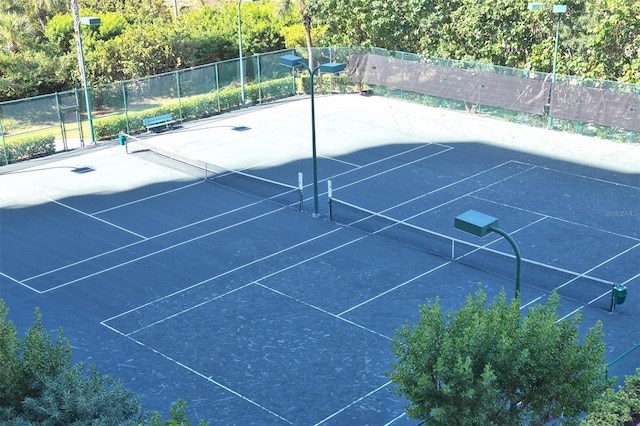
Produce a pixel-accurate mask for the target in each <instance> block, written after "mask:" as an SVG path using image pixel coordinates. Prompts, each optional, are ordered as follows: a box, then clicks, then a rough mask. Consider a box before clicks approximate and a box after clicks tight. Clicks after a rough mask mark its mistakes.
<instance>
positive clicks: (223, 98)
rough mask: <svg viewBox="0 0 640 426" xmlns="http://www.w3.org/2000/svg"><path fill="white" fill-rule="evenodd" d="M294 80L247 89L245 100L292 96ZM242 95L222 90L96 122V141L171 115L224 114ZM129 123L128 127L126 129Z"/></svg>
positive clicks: (235, 90) (238, 103)
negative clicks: (146, 119)
mask: <svg viewBox="0 0 640 426" xmlns="http://www.w3.org/2000/svg"><path fill="white" fill-rule="evenodd" d="M291 92H292V90H291V79H289V78H287V79H279V80H272V81H268V82H265V83H261V84H260V86H258V85H256V84H251V85H246V86H245V95H246V99H247V100H248V101H250V102H252V103H257V102H259V101H262V102H265V101H271V100H274V99H279V98H283V97H286V96H288V95H290V94H291ZM241 104H242V94H241V89H240V88H239V87H233V88H229V89H224V90H220V91H218V92H214V93H207V94H204V95H198V96H191V97H188V98H181V99H179V100H178V99H175V100H173V101H172V102H170V103H167V104H165V105H163V106H160V107H157V108H152V109H145V110H140V111H128V112H127V114H126V115H125V114H118V115H113V116H109V117H104V118H99V119H96V120H94V123H93V129H94V134H95V137H96V139H109V138H113V137H115V136H116V135H118V134H119V133H136V132H140V131H143V130H145V127H144V124H143V120H144V119H145V118H149V117H156V116H158V115H164V114H171V115H173V116H174V117H175V118H179V119H181V120H196V119H200V118H206V117H211V116H213V115H216V114H220V113H221V112H223V111H228V110H232V109H234V108H239V107H240V106H241ZM127 124H128V128H127Z"/></svg>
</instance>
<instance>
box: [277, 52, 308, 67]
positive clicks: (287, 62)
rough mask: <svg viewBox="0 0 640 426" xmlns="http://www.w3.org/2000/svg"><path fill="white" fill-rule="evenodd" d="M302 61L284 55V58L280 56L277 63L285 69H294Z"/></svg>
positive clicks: (295, 56)
mask: <svg viewBox="0 0 640 426" xmlns="http://www.w3.org/2000/svg"><path fill="white" fill-rule="evenodd" d="M302 61H303V59H302V57H301V56H297V55H284V56H280V59H278V62H279V63H280V65H284V66H286V67H294V68H295V67H297V66H298V65H300V64H301V63H302Z"/></svg>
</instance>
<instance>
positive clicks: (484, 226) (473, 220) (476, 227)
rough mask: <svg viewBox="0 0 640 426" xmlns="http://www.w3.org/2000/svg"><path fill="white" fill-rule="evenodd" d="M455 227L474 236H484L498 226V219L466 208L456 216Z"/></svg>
mask: <svg viewBox="0 0 640 426" xmlns="http://www.w3.org/2000/svg"><path fill="white" fill-rule="evenodd" d="M454 225H455V227H456V229H459V230H461V231H464V232H468V233H469V234H472V235H475V236H476V237H484V236H485V235H487V234H490V233H491V232H492V231H493V229H494V228H497V227H498V219H496V218H495V217H492V216H489V215H487V214H484V213H480V212H477V211H475V210H468V211H466V212H464V213H462V214H461V215H459V216H456V218H455V223H454Z"/></svg>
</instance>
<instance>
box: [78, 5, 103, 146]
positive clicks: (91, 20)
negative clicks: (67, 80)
mask: <svg viewBox="0 0 640 426" xmlns="http://www.w3.org/2000/svg"><path fill="white" fill-rule="evenodd" d="M82 25H88V26H96V25H100V18H96V17H95V16H87V17H84V18H80V27H79V28H78V49H79V52H78V61H79V62H80V63H79V65H80V76H81V77H82V86H83V87H84V101H85V105H86V107H87V121H88V123H89V137H90V138H91V143H92V144H93V143H95V141H96V139H95V134H94V131H93V117H92V115H91V97H90V95H89V85H88V83H87V70H86V68H85V66H84V52H83V50H82V34H81V33H82V31H81V27H82Z"/></svg>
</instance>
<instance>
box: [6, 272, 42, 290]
mask: <svg viewBox="0 0 640 426" xmlns="http://www.w3.org/2000/svg"><path fill="white" fill-rule="evenodd" d="M0 275H2V276H3V277H5V278H6V279H8V280H11V281H13V282H14V283H16V284H19V285H21V286H22V287H25V288H28V289H29V290H31V291H34V292H36V293H42V292H41V291H40V290H37V289H35V288H33V287H29V286H28V285H26V284H25V283H23V282H22V281H20V280H17V279H15V278H13V277H11V276H9V275H7V274H5V273H4V272H0Z"/></svg>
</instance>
